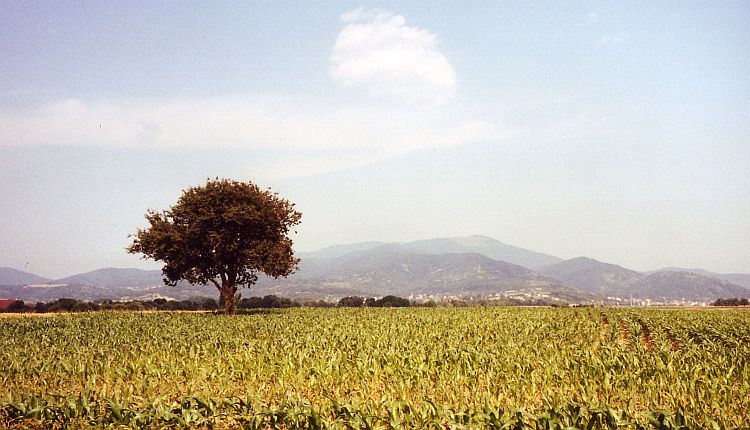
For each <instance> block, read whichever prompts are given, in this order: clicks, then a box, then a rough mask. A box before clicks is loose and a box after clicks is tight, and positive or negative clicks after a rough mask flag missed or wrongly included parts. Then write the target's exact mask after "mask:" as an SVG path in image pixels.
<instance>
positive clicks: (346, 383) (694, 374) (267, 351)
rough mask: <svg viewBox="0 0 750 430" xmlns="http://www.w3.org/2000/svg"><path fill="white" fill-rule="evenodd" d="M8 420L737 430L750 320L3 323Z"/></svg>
mask: <svg viewBox="0 0 750 430" xmlns="http://www.w3.org/2000/svg"><path fill="white" fill-rule="evenodd" d="M0 332H1V333H2V337H0V427H11V428H85V427H90V426H94V427H99V428H186V427H190V428H246V429H269V428H286V429H290V428H331V429H352V428H354V429H359V428H368V429H369V428H372V429H397V428H434V429H449V428H450V429H454V428H456V429H458V428H493V429H506V428H507V429H522V428H530V429H564V428H588V429H591V428H608V429H618V428H654V429H672V428H674V429H677V428H688V429H689V428H715V429H722V428H737V427H748V426H750V363H748V360H749V359H750V312H746V311H727V310H652V309H622V310H621V309H603V308H602V309H600V308H574V309H571V308H418V309H416V308H411V309H409V308H406V309H367V308H363V309H342V308H335V309H309V308H307V309H305V308H303V309H291V310H283V311H278V312H265V313H263V312H258V313H257V314H251V315H239V316H234V317H226V316H222V315H213V314H200V313H166V312H165V313H135V312H134V313H120V312H99V313H91V314H85V315H72V314H71V315H55V316H51V317H44V318H32V317H11V318H0Z"/></svg>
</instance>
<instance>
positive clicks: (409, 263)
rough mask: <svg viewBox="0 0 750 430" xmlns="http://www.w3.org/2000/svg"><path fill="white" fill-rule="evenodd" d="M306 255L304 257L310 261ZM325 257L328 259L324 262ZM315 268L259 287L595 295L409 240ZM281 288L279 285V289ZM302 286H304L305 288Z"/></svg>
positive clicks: (571, 296)
mask: <svg viewBox="0 0 750 430" xmlns="http://www.w3.org/2000/svg"><path fill="white" fill-rule="evenodd" d="M304 261H305V260H303V263H304ZM323 261H325V263H323ZM315 265H316V267H315V269H313V270H308V271H307V273H306V274H305V270H304V268H303V270H301V272H302V273H300V274H299V276H298V275H295V276H294V277H292V278H290V279H288V280H280V281H271V280H265V281H264V282H261V283H259V285H258V286H256V287H254V290H255V292H267V291H284V289H285V287H286V288H287V289H286V291H290V290H291V291H295V292H298V293H299V292H302V291H303V290H305V291H307V292H312V291H315V290H316V288H317V291H318V292H319V293H320V292H328V291H330V290H329V289H330V288H335V289H338V291H339V292H346V293H348V294H347V295H350V294H357V295H366V296H382V295H387V294H393V295H398V296H402V297H409V296H420V297H427V296H441V297H447V296H453V297H458V296H463V297H467V296H474V297H478V296H497V295H500V296H511V295H513V294H516V295H519V296H522V295H526V296H527V297H532V296H533V297H539V298H543V297H542V296H546V297H557V298H559V299H561V300H565V301H567V302H583V301H587V300H591V299H593V296H590V295H588V294H585V293H582V292H580V291H577V290H575V289H572V288H569V287H566V286H564V285H563V284H562V283H561V282H560V281H557V280H555V279H551V278H547V277H545V276H542V275H540V274H538V273H535V272H533V271H531V270H529V269H527V268H525V267H521V266H518V265H515V264H511V263H507V262H503V261H497V260H493V259H490V258H488V257H486V256H483V255H480V254H477V253H461V254H431V253H417V252H414V251H412V250H410V249H409V248H408V247H407V246H406V245H401V244H385V245H381V246H378V247H375V248H371V249H367V250H362V251H356V252H351V253H349V254H345V255H342V256H340V257H338V258H335V259H328V260H315ZM274 288H275V290H274ZM300 288H302V289H300Z"/></svg>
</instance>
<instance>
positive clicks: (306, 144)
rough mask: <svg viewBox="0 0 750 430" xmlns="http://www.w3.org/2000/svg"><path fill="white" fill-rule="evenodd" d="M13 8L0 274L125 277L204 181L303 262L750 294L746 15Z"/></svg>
mask: <svg viewBox="0 0 750 430" xmlns="http://www.w3.org/2000/svg"><path fill="white" fill-rule="evenodd" d="M154 3H155V2H136V1H133V2H125V3H122V4H107V3H104V2H101V3H98V2H83V3H78V4H74V3H73V2H70V4H68V2H62V3H61V2H15V1H0V57H1V58H3V60H2V62H1V63H0V202H2V203H3V204H2V210H1V211H0V226H2V229H0V266H11V267H16V268H19V269H25V270H28V271H31V272H34V273H38V274H41V275H45V276H50V277H58V276H64V275H68V274H72V273H76V272H81V271H86V270H92V269H95V268H99V267H104V266H119V267H147V268H153V267H159V266H158V264H154V263H149V262H144V261H141V260H139V259H138V258H137V257H136V256H132V255H128V254H126V253H125V251H124V247H126V246H127V245H128V243H129V242H128V237H127V235H128V234H131V233H133V232H134V231H135V229H136V228H137V227H139V226H143V225H144V220H143V215H144V213H145V211H146V210H147V209H148V208H153V209H166V208H168V207H169V205H171V204H172V203H174V202H175V201H176V199H177V198H178V197H179V194H180V192H181V190H183V189H185V188H186V187H188V186H193V185H199V184H201V183H202V182H203V181H204V180H205V179H206V178H208V177H217V176H218V177H229V178H233V179H238V180H252V181H254V182H256V183H259V184H260V185H262V186H270V187H272V188H273V189H274V190H275V191H278V192H279V193H280V194H281V195H282V196H284V197H286V198H288V199H290V200H292V201H294V202H295V203H297V205H298V207H299V209H300V210H301V211H302V212H303V222H302V225H301V228H300V230H299V234H298V236H297V237H296V240H295V243H296V245H297V249H299V250H312V249H317V248H320V247H324V246H327V245H331V244H337V243H348V242H356V241H366V240H383V241H408V240H416V239H422V238H430V237H446V236H459V235H468V234H484V235H489V236H492V237H494V238H496V239H498V240H501V241H503V242H506V243H509V244H513V245H517V246H521V247H525V248H530V249H533V250H536V251H540V252H546V253H550V254H553V255H557V256H560V257H562V258H572V257H576V256H580V255H585V256H589V257H592V258H596V259H599V260H602V261H606V262H611V263H616V264H620V265H623V266H626V267H630V268H633V269H636V270H649V269H655V268H658V267H663V266H681V267H702V268H705V269H708V270H714V271H719V272H750V198H749V197H750V191H748V190H750V169H749V168H748V167H749V166H750V137H748V136H750V78H749V77H750V49H748V48H750V5H748V3H747V2H742V1H739V2H682V1H681V2H657V3H654V2H611V3H606V2H605V3H602V2H539V3H531V4H528V3H517V2H494V1H493V2H412V1H410V2H379V3H358V2H333V1H332V2H317V3H314V2H310V4H304V6H303V5H302V4H301V3H299V2H283V1H274V2H265V1H258V2H216V3H209V4H197V3H196V4H192V5H191V4H189V2H172V3H167V2H164V3H159V4H154Z"/></svg>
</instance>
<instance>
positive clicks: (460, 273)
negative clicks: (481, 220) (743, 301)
mask: <svg viewBox="0 0 750 430" xmlns="http://www.w3.org/2000/svg"><path fill="white" fill-rule="evenodd" d="M299 257H301V259H302V260H301V262H300V265H299V269H298V270H297V272H296V273H295V274H293V275H291V276H289V277H288V278H281V279H272V278H269V277H265V276H261V277H260V278H259V279H258V283H257V284H256V285H253V286H252V287H251V288H250V289H241V290H240V292H241V293H242V294H243V295H244V296H246V297H247V296H264V295H268V294H276V295H279V296H285V297H290V298H296V299H327V300H337V299H338V298H341V297H344V296H348V295H359V296H384V295H388V294H393V295H397V296H402V297H418V298H422V299H425V298H430V297H434V298H458V297H484V298H488V297H492V298H525V299H528V298H541V299H545V300H548V301H549V300H555V299H559V300H560V301H564V302H568V303H587V302H592V301H594V300H596V301H597V302H598V301H599V300H603V301H604V302H605V303H606V302H610V303H613V302H614V301H615V300H614V299H613V300H608V299H607V297H617V298H620V300H619V301H618V302H620V303H622V301H627V300H629V299H631V298H632V299H652V300H654V301H675V300H676V301H680V300H683V299H684V300H685V301H691V302H692V301H699V302H709V301H714V300H716V299H717V298H729V297H750V289H748V288H745V287H743V285H745V286H750V275H748V274H725V275H721V274H715V273H712V272H708V271H704V270H701V269H692V270H688V269H674V270H662V271H657V272H652V273H639V272H636V271H634V270H630V269H627V268H625V267H621V266H618V265H615V264H609V263H603V262H601V261H597V260H594V259H591V258H586V257H578V258H573V259H570V260H565V261H562V260H561V259H559V258H557V257H554V256H551V255H546V254H541V253H537V252H534V251H530V250H527V249H523V248H518V247H515V246H511V245H506V244H504V243H502V242H499V241H497V240H494V239H492V238H489V237H486V236H467V237H454V238H439V239H428V240H419V241H415V242H405V243H395V242H394V243H385V242H362V243H354V244H348V245H336V246H331V247H328V248H324V249H321V250H319V251H315V252H305V253H300V254H299ZM535 270H536V271H535ZM698 272H699V273H698ZM3 284H6V285H3ZM29 284H32V285H29ZM195 296H204V297H213V298H217V297H218V292H217V291H216V288H215V287H214V286H213V285H210V284H209V285H204V286H202V285H197V286H192V285H189V284H188V283H186V282H182V283H181V284H180V285H179V286H178V287H168V286H166V285H164V283H163V281H162V274H161V271H159V270H139V269H118V268H106V269H99V270H94V271H91V272H87V273H82V274H78V275H73V276H69V277H66V278H62V279H57V280H54V281H49V280H47V279H45V278H42V277H38V276H36V275H32V274H29V273H25V272H21V271H18V270H15V269H10V268H2V269H0V298H9V299H21V300H25V301H29V302H34V301H47V300H53V299H57V298H61V297H71V298H76V299H83V300H98V299H114V300H133V299H153V298H159V297H163V298H174V299H180V300H185V299H188V298H191V297H195Z"/></svg>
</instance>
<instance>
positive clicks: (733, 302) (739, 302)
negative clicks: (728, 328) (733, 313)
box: [711, 297, 750, 306]
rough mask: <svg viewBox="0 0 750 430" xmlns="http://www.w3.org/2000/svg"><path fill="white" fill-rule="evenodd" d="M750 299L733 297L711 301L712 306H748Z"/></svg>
mask: <svg viewBox="0 0 750 430" xmlns="http://www.w3.org/2000/svg"><path fill="white" fill-rule="evenodd" d="M748 305H750V301H748V299H745V298H743V299H740V298H737V297H732V298H731V299H716V301H715V302H713V303H711V306H748Z"/></svg>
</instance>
